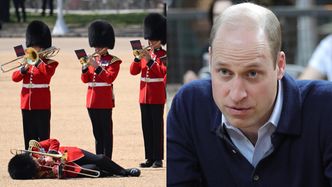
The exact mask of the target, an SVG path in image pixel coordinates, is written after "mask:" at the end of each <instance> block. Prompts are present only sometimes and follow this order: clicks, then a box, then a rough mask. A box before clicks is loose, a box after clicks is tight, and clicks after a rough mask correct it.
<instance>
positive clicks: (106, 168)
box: [8, 139, 141, 179]
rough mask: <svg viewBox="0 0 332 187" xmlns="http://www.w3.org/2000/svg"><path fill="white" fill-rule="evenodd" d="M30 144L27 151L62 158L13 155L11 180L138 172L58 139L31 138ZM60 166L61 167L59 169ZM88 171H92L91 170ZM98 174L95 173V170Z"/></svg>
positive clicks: (121, 174)
mask: <svg viewBox="0 0 332 187" xmlns="http://www.w3.org/2000/svg"><path fill="white" fill-rule="evenodd" d="M31 143H33V147H31V148H30V149H29V150H31V151H34V152H40V153H50V154H53V155H65V158H66V159H65V160H64V161H60V160H59V158H55V157H52V156H48V155H47V156H44V155H41V154H38V153H32V154H29V153H25V154H18V155H15V156H14V157H13V158H12V159H11V160H10V161H9V163H8V172H9V175H10V176H11V177H12V178H13V179H33V178H72V177H78V176H85V175H84V174H90V175H94V176H96V177H107V176H114V175H118V176H134V177H138V176H139V175H140V174H141V172H140V170H139V169H137V168H129V169H124V168H123V167H121V166H119V165H118V164H116V163H115V162H113V161H112V160H111V159H110V158H109V157H107V156H105V155H95V154H93V153H90V152H88V151H86V150H83V149H80V148H77V147H69V146H64V147H63V146H61V147H60V143H59V141H58V140H57V139H47V140H44V141H41V142H37V141H35V140H32V141H31ZM59 166H62V168H60V167H59ZM90 170H94V171H95V172H93V173H91V171H90ZM97 172H99V173H100V175H99V176H98V173H97Z"/></svg>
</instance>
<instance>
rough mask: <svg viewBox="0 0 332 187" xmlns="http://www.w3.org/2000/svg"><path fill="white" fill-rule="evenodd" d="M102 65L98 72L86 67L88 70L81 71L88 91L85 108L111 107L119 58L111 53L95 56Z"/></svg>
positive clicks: (119, 62) (112, 105)
mask: <svg viewBox="0 0 332 187" xmlns="http://www.w3.org/2000/svg"><path fill="white" fill-rule="evenodd" d="M96 60H97V62H98V63H99V64H100V66H101V67H102V71H101V72H100V73H99V74H96V73H95V68H94V67H92V66H89V67H88V71H87V72H85V73H82V75H81V79H82V82H83V83H88V92H87V96H86V107H87V108H104V109H105V108H113V107H114V106H115V104H114V95H113V81H114V80H115V79H116V77H117V76H118V73H119V70H120V64H121V62H122V61H121V60H120V59H119V58H117V57H116V56H113V55H109V54H108V55H105V56H102V57H101V58H100V59H99V58H96Z"/></svg>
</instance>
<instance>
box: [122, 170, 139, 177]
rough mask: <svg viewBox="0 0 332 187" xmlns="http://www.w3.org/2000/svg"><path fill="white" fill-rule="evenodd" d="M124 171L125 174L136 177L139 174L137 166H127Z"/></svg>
mask: <svg viewBox="0 0 332 187" xmlns="http://www.w3.org/2000/svg"><path fill="white" fill-rule="evenodd" d="M125 171H126V176H130V177H138V176H140V175H141V170H139V169H137V168H129V169H125Z"/></svg>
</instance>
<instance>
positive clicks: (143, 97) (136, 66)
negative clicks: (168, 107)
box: [130, 49, 167, 104]
mask: <svg viewBox="0 0 332 187" xmlns="http://www.w3.org/2000/svg"><path fill="white" fill-rule="evenodd" d="M150 55H151V57H152V60H154V61H155V62H154V63H153V64H152V66H151V67H148V66H147V63H148V62H147V61H146V60H145V59H142V60H141V61H140V62H132V63H131V66H130V73H131V74H132V75H137V74H139V73H141V83H140V94H139V103H141V104H165V102H166V73H167V67H166V64H165V63H164V62H163V60H160V59H161V58H164V57H165V56H166V51H165V50H163V49H157V50H154V52H152V51H150Z"/></svg>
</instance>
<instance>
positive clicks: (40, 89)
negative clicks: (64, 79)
mask: <svg viewBox="0 0 332 187" xmlns="http://www.w3.org/2000/svg"><path fill="white" fill-rule="evenodd" d="M49 61H51V60H49V59H42V60H41V62H40V63H39V64H38V65H37V67H36V66H29V68H28V70H27V73H26V74H22V73H21V71H20V70H16V71H14V72H13V74H12V80H13V81H14V82H20V81H21V80H23V85H22V90H21V109H25V110H38V109H50V108H51V92H50V87H49V84H50V81H51V78H52V76H53V75H54V73H55V69H56V67H57V66H58V62H56V61H53V60H52V62H51V63H49V64H48V62H49Z"/></svg>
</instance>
